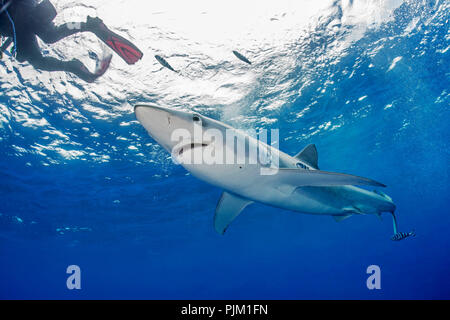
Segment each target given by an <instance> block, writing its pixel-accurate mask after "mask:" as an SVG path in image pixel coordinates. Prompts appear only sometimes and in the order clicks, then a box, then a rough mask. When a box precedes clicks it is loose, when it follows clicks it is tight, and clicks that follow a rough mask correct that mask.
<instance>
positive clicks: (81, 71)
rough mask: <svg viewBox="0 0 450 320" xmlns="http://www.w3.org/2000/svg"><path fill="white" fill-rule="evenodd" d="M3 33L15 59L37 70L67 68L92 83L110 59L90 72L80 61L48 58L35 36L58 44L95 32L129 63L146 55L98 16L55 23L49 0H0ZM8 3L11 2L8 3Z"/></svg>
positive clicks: (61, 69)
mask: <svg viewBox="0 0 450 320" xmlns="http://www.w3.org/2000/svg"><path fill="white" fill-rule="evenodd" d="M0 1H1V2H0V3H1V7H2V8H3V7H6V6H7V8H6V9H2V10H3V11H2V12H0V34H1V35H2V36H5V37H9V39H13V40H12V41H14V42H15V43H14V49H13V50H15V51H16V54H17V56H16V59H17V60H18V61H20V62H23V61H28V62H29V63H30V64H31V65H32V66H33V67H35V68H36V69H41V70H46V71H66V72H71V73H74V74H75V75H77V76H78V77H79V78H81V79H83V80H85V81H87V82H93V81H94V80H95V79H97V78H98V77H100V76H101V75H103V74H104V73H105V72H106V70H107V68H108V67H109V62H110V61H111V58H110V57H109V59H106V60H104V61H102V64H101V65H100V68H99V69H98V70H97V71H96V72H95V73H91V72H90V71H89V70H88V69H87V68H86V66H85V65H84V64H83V63H82V62H81V61H79V60H77V59H73V60H71V61H62V60H59V59H56V58H53V57H45V56H43V55H42V53H41V50H40V48H39V45H38V42H37V39H36V36H38V37H39V38H40V39H42V40H43V41H44V42H45V43H55V42H57V41H59V40H61V39H63V38H65V37H68V36H70V35H73V34H75V33H78V32H86V31H89V32H93V33H94V34H96V35H97V36H98V37H99V38H100V39H101V40H102V41H104V42H105V43H106V44H107V45H108V46H109V47H111V48H112V49H113V50H114V51H115V52H116V53H117V54H119V55H120V56H121V57H122V58H123V59H124V60H125V61H126V62H127V63H128V64H134V63H135V62H137V61H138V60H140V59H141V58H142V56H143V54H142V52H141V51H140V50H139V49H138V48H137V47H136V46H134V45H133V44H132V43H131V42H129V41H128V40H126V39H124V38H122V37H120V36H119V35H117V34H115V33H114V32H112V31H111V30H109V29H108V28H107V27H106V26H105V25H104V24H103V22H102V20H100V19H99V18H91V17H88V18H87V22H85V23H65V24H63V25H60V26H55V24H54V23H53V22H52V21H53V19H54V18H55V16H56V14H57V12H56V10H55V8H54V6H53V5H52V4H51V3H50V1H49V0H44V1H42V2H41V3H39V4H36V1H34V0H8V1H6V0H0ZM8 2H10V3H9V5H8Z"/></svg>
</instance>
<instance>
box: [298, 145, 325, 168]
mask: <svg viewBox="0 0 450 320" xmlns="http://www.w3.org/2000/svg"><path fill="white" fill-rule="evenodd" d="M294 158H297V159H298V160H301V161H303V162H306V164H309V165H310V166H311V167H313V168H314V169H317V170H319V164H318V163H319V155H318V154H317V149H316V145H315V144H310V145H307V146H306V147H305V148H304V149H303V150H302V151H300V152H299V153H298V154H297V155H296V156H295V157H294Z"/></svg>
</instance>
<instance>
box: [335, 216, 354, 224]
mask: <svg viewBox="0 0 450 320" xmlns="http://www.w3.org/2000/svg"><path fill="white" fill-rule="evenodd" d="M351 216H352V214H343V215H334V216H333V218H334V221H336V222H341V221H342V220H345V219H347V218H350V217H351Z"/></svg>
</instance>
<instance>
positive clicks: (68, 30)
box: [36, 22, 90, 43]
mask: <svg viewBox="0 0 450 320" xmlns="http://www.w3.org/2000/svg"><path fill="white" fill-rule="evenodd" d="M85 31H90V30H88V28H87V24H86V23H85V22H81V23H64V24H62V25H60V26H55V25H54V24H53V23H49V24H48V25H46V26H43V27H41V28H39V30H37V32H36V34H37V35H38V36H39V38H41V39H42V40H43V41H44V42H45V43H55V42H58V41H59V40H61V39H64V38H66V37H68V36H71V35H73V34H76V33H79V32H85Z"/></svg>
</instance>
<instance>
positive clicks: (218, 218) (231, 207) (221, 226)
mask: <svg viewBox="0 0 450 320" xmlns="http://www.w3.org/2000/svg"><path fill="white" fill-rule="evenodd" d="M251 203H253V201H250V200H248V199H245V198H242V197H239V196H237V195H234V194H231V193H228V192H226V191H224V192H223V193H222V197H221V198H220V200H219V202H218V203H217V207H216V214H215V216H214V228H215V229H216V231H217V232H218V233H220V234H224V233H225V231H226V230H227V228H228V226H229V225H230V223H231V222H232V221H233V220H234V219H235V218H236V217H237V216H238V215H239V214H240V213H241V211H242V210H244V208H245V207H246V206H248V205H249V204H251Z"/></svg>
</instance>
